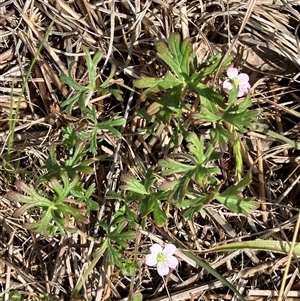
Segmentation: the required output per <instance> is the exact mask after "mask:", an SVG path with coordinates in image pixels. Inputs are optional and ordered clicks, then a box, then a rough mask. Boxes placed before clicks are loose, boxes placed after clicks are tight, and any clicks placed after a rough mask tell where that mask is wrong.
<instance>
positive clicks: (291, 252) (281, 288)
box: [277, 213, 300, 301]
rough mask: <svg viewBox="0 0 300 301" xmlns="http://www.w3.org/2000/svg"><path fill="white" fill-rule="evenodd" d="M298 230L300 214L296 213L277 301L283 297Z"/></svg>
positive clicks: (280, 300)
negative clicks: (296, 216) (295, 221)
mask: <svg viewBox="0 0 300 301" xmlns="http://www.w3.org/2000/svg"><path fill="white" fill-rule="evenodd" d="M299 228H300V214H299V213H298V219H297V223H296V227H295V230H294V235H293V240H292V243H291V246H290V250H289V255H288V260H287V263H286V267H285V270H284V274H283V278H282V282H281V286H280V291H279V294H278V299H277V301H282V298H283V295H284V287H285V284H286V279H287V275H288V272H289V268H290V265H291V261H292V257H293V255H294V254H293V253H294V247H295V244H296V240H297V236H298V231H299Z"/></svg>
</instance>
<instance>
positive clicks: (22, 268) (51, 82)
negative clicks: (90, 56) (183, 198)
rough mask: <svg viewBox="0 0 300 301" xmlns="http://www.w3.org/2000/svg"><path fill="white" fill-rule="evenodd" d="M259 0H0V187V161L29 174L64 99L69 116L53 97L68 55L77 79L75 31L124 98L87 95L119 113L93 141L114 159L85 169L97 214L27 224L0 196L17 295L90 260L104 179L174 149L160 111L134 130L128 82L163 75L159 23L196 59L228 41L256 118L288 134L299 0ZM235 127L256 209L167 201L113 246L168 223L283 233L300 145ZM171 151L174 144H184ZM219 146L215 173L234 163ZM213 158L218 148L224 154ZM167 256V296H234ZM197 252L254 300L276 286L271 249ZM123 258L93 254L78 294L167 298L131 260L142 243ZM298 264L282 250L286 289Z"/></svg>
mask: <svg viewBox="0 0 300 301" xmlns="http://www.w3.org/2000/svg"><path fill="white" fill-rule="evenodd" d="M266 2H267V1H257V2H256V3H255V1H249V2H247V1H242V2H241V1H237V2H234V1H229V3H227V2H226V1H225V0H224V1H222V0H219V1H175V2H174V1H171V0H170V1H166V0H150V1H138V0H137V1H127V0H125V1H123V0H122V1H115V0H113V1H110V2H109V3H108V2H104V1H92V0H91V1H86V0H84V1H62V0H49V1H43V0H27V1H22V0H18V1H5V0H4V1H3V0H1V1H0V81H1V87H0V92H1V95H0V114H1V115H0V116H1V117H0V149H1V155H2V159H1V164H2V171H1V172H0V183H1V186H0V188H1V191H2V196H4V195H5V193H6V192H7V190H9V189H11V188H13V186H11V183H10V182H9V180H8V179H7V175H8V174H13V177H14V178H15V179H23V180H26V181H27V182H34V181H35V180H36V179H37V178H38V177H40V176H41V175H42V173H43V171H42V170H40V167H41V166H43V165H44V163H45V160H46V158H47V149H48V148H49V145H51V144H57V145H59V142H60V139H61V137H60V134H61V127H62V126H64V125H66V124H68V123H70V122H75V123H76V122H78V117H79V116H78V115H76V111H74V114H73V115H72V116H68V115H66V114H65V113H64V112H63V111H62V109H61V107H60V104H61V103H62V101H64V100H65V99H67V98H68V97H69V96H70V95H72V91H71V89H69V88H68V87H66V86H64V85H63V84H62V83H61V81H60V79H59V75H60V74H61V73H62V72H63V73H67V72H68V69H69V68H70V67H71V66H72V69H71V74H72V76H73V77H74V78H77V79H78V80H79V81H80V82H82V83H85V82H86V81H87V74H86V67H85V60H84V53H83V51H82V45H85V46H86V47H88V49H89V50H90V51H91V53H93V52H95V51H97V50H98V49H103V51H104V52H105V56H104V60H102V61H101V65H99V77H100V78H102V79H105V78H106V77H107V76H108V75H109V72H110V70H111V68H115V69H116V73H115V76H114V79H115V80H116V84H115V85H116V86H117V87H118V88H120V89H121V90H122V91H123V100H122V101H116V100H114V99H113V98H111V97H106V98H105V97H101V95H100V94H99V95H94V96H93V99H92V102H93V103H94V104H95V105H96V108H97V113H98V116H99V118H100V119H106V118H109V117H110V116H112V115H113V114H115V113H118V114H119V115H120V116H125V117H126V118H127V120H128V126H127V127H126V128H124V129H123V139H121V140H117V139H116V138H114V137H110V136H107V135H104V138H103V139H104V141H105V143H104V144H103V147H102V148H99V155H108V156H110V157H111V158H112V160H113V163H112V164H106V165H103V164H100V163H95V164H94V174H93V175H92V176H91V178H86V179H83V181H95V182H96V183H97V194H98V201H99V204H100V205H101V208H100V211H99V212H98V214H97V216H92V217H91V223H90V224H89V225H84V226H80V227H79V230H78V231H77V233H75V234H68V235H67V236H66V237H60V236H55V237H53V238H45V237H42V236H39V235H35V234H32V233H30V232H28V231H27V230H25V229H24V227H23V226H22V225H23V224H24V222H25V221H28V220H30V218H31V217H30V216H29V215H26V214H25V215H24V216H22V218H15V217H13V212H14V210H15V209H16V204H12V203H10V202H8V200H6V199H5V198H4V197H2V198H1V199H0V204H1V205H0V209H1V212H0V225H1V226H0V229H1V232H0V290H1V291H2V293H3V292H9V291H12V290H17V291H23V292H27V293H29V295H28V296H26V298H25V300H38V299H34V294H35V295H38V296H42V295H43V294H45V293H48V294H49V300H69V298H68V296H70V293H71V292H72V291H73V289H74V287H75V285H76V282H77V281H78V279H80V277H81V275H82V274H83V272H84V271H85V270H86V268H87V267H88V266H89V264H90V262H91V260H92V257H91V254H92V253H93V252H94V251H95V250H96V249H97V247H98V246H99V242H98V241H93V240H92V239H91V237H97V240H99V241H101V239H102V237H101V231H100V230H99V229H98V228H97V227H96V230H95V223H96V222H97V219H98V220H101V221H104V222H109V218H110V214H111V212H110V204H108V203H107V202H106V201H105V199H104V192H105V191H107V190H110V189H111V190H114V191H118V187H119V184H120V178H121V176H122V175H123V174H126V173H128V172H129V173H132V174H133V175H134V176H135V177H137V178H143V176H144V173H145V170H146V169H147V168H148V167H149V166H150V165H153V164H155V163H156V162H157V160H158V158H163V157H165V156H167V155H168V154H169V153H170V152H171V151H172V150H170V148H169V141H171V139H172V132H173V128H172V126H171V125H170V127H169V128H167V129H163V130H162V131H161V132H160V135H159V136H157V137H156V138H155V139H152V140H149V139H147V137H146V136H145V135H139V134H138V130H139V129H140V128H142V127H144V126H145V125H144V124H142V120H139V118H138V117H137V115H136V112H137V109H138V108H142V107H145V106H146V105H147V103H143V102H141V101H140V99H139V97H138V94H137V93H133V92H132V91H133V90H132V89H134V88H133V84H132V81H133V79H135V78H138V77H139V76H141V75H148V76H156V77H159V76H163V75H164V72H165V68H164V66H163V65H162V63H161V62H160V61H159V60H158V59H157V57H156V55H155V47H154V45H155V43H156V42H157V41H159V40H163V41H166V39H167V37H168V36H169V34H170V33H171V32H178V33H180V34H181V36H182V37H184V38H185V37H189V38H190V39H191V42H192V44H193V48H194V51H195V53H196V54H197V56H198V57H199V58H200V59H201V60H204V59H205V58H207V57H208V56H209V55H211V54H216V53H218V52H222V53H223V54H225V53H226V52H227V51H228V50H230V52H231V54H233V55H234V56H235V65H236V66H237V67H239V68H241V69H243V70H245V71H247V72H248V73H250V76H251V84H252V89H251V94H252V100H253V104H254V108H255V109H257V110H259V113H260V122H262V123H265V124H268V126H269V127H270V128H271V129H272V130H273V131H275V132H278V133H280V134H282V135H285V136H287V137H289V138H291V139H294V140H297V139H298V132H299V126H298V122H299V121H298V118H299V114H298V113H297V112H299V106H300V105H299V104H300V101H299V100H300V98H299V92H298V87H299V81H298V69H299V65H300V55H299V48H300V46H299V43H298V37H299V33H298V30H299V29H298V23H299V12H298V11H299V6H296V5H297V4H299V3H297V1H289V0H286V1H276V4H273V1H269V3H268V4H267V5H264V3H266ZM251 4H253V5H252V6H251ZM249 7H250V9H248V8H249ZM247 9H248V10H247ZM53 18H55V20H56V21H55V25H54V27H53V29H52V31H51V34H50V36H49V38H48V39H47V41H46V43H45V44H44V48H43V51H42V53H41V54H40V55H39V56H38V58H37V63H36V64H35V66H34V68H33V70H32V74H31V77H30V80H29V82H28V84H27V85H26V93H25V95H22V98H21V102H20V103H19V104H18V102H17V100H18V98H19V96H20V91H21V86H22V83H23V82H24V76H25V74H26V73H27V71H28V66H29V64H30V61H31V60H32V59H33V56H34V55H35V53H36V51H37V48H38V46H39V43H40V41H41V39H42V37H43V35H44V34H45V32H46V30H47V28H48V26H49V24H50V23H51V21H52V19H53ZM245 21H246V22H245ZM228 36H230V42H229V43H228ZM72 64H73V65H72ZM12 87H13V88H12ZM11 94H13V95H11ZM11 96H12V97H11ZM11 99H12V103H10V101H11ZM17 107H18V108H19V110H18V116H16V118H17V124H16V128H15V132H14V137H15V143H14V151H15V153H17V154H18V156H15V157H14V158H15V159H14V160H13V161H12V162H6V161H5V158H6V153H7V139H8V136H9V134H10V132H9V128H8V120H9V118H10V113H11V110H12V109H13V110H16V108H17ZM289 109H293V110H295V111H296V112H293V111H291V110H289ZM200 126H201V125H200ZM195 128H196V125H195ZM200 130H201V129H200ZM197 131H199V126H197ZM242 139H243V141H244V145H245V150H244V162H245V166H248V167H249V168H250V167H251V168H252V170H253V181H252V184H251V186H250V187H249V189H248V194H249V195H251V196H254V197H255V199H257V200H259V201H260V202H261V203H262V205H261V208H260V210H257V211H256V212H255V214H253V215H251V216H242V215H236V214H232V213H228V212H227V210H225V208H224V207H223V206H221V205H218V204H214V203H212V204H210V205H209V206H207V208H206V212H207V215H205V216H204V215H202V214H200V213H199V214H197V215H195V217H194V219H193V221H187V220H184V219H182V218H181V217H179V215H178V214H177V212H175V211H174V212H172V214H173V216H170V219H169V224H168V225H166V226H165V227H164V228H163V229H159V228H157V227H155V226H153V225H151V224H150V225H148V227H147V229H145V230H141V229H139V230H138V231H137V237H136V240H135V245H134V244H132V245H131V246H130V249H128V251H127V252H128V253H126V254H124V256H128V257H132V254H133V253H134V251H138V252H144V253H146V252H147V251H148V247H149V246H150V245H151V243H152V242H153V241H154V242H158V243H162V244H163V243H164V242H165V241H167V240H168V237H169V236H170V237H172V238H173V239H177V240H179V241H181V242H182V243H183V244H184V245H185V246H186V247H187V248H188V249H190V250H193V251H195V252H199V251H201V250H202V246H204V247H205V248H210V247H213V246H215V245H218V244H221V243H225V242H229V241H238V240H247V239H249V238H251V239H255V238H257V239H258V238H260V239H275V240H291V239H292V234H293V229H294V225H295V222H296V220H297V213H298V201H299V200H298V198H299V170H298V166H299V165H298V164H299V151H295V150H293V149H291V148H290V147H287V146H285V145H282V144H281V143H279V142H276V141H274V139H271V138H269V137H265V136H263V135H261V134H258V133H254V132H249V133H247V134H245V135H244V136H243V137H242ZM177 152H186V150H185V147H184V146H182V148H180V149H178V150H177ZM228 153H230V149H229V150H228ZM227 157H228V158H227V159H228V160H227V163H226V168H225V167H224V166H223V167H222V170H223V176H224V177H225V178H224V180H225V181H228V179H230V177H231V176H230V175H231V174H232V170H234V166H233V165H232V161H231V160H230V156H229V155H227ZM225 159H226V156H225V158H224V162H225ZM91 240H92V241H91ZM177 256H178V257H179V259H180V261H181V264H180V267H179V270H178V273H173V274H171V276H170V278H168V279H167V283H168V289H169V290H170V291H174V293H172V296H173V297H172V298H173V300H189V299H191V300H192V299H194V298H196V299H198V300H237V299H236V297H234V296H232V295H231V293H230V292H229V291H228V289H227V288H226V287H224V285H223V284H222V283H220V282H219V281H217V280H214V278H213V277H211V276H210V275H208V274H207V273H205V272H204V271H202V270H201V269H199V268H198V267H196V265H195V263H194V262H192V261H191V260H190V259H189V258H186V257H185V256H184V254H181V253H180V252H178V254H177ZM201 257H202V258H203V259H204V260H205V261H206V262H207V263H209V264H210V265H211V266H212V267H213V268H215V269H216V270H217V271H218V272H219V273H221V274H222V275H224V277H226V278H227V279H230V281H231V282H232V283H233V284H234V286H235V287H237V288H238V289H239V290H240V292H241V293H243V294H244V295H245V296H247V300H256V301H258V300H275V299H276V298H275V299H274V296H276V294H277V292H278V291H279V288H280V284H281V280H282V275H283V272H284V268H285V264H286V260H287V258H286V256H283V255H278V254H275V253H271V252H258V251H253V250H252V251H250V250H247V251H243V252H242V251H235V252H232V253H230V254H229V253H224V254H221V253H219V254H209V253H208V254H205V255H201ZM135 258H136V259H137V260H138V262H139V263H140V267H141V268H140V269H139V270H138V271H136V274H135V276H134V277H132V278H128V277H125V276H123V275H122V274H121V273H120V271H118V270H117V269H114V267H111V266H108V263H107V258H106V257H104V259H103V260H101V262H99V264H98V265H97V266H96V268H95V269H94V270H93V271H92V273H91V275H90V277H89V279H88V281H86V283H85V285H84V286H83V289H82V297H80V298H82V299H80V298H78V299H77V300H78V301H79V300H85V299H86V300H97V301H100V300H107V299H111V300H116V299H121V298H125V297H127V296H128V294H129V292H130V293H132V292H138V291H141V292H142V293H143V295H144V296H146V299H147V300H157V301H162V300H168V297H167V294H166V292H165V290H164V284H163V283H162V280H161V278H160V277H158V276H156V273H155V271H152V270H148V269H147V268H146V267H145V266H144V265H143V262H142V260H143V258H142V256H135ZM298 267H299V266H298V261H297V260H293V262H292V265H291V267H290V270H289V276H288V279H287V280H288V283H287V288H286V296H287V299H286V300H300V294H299V285H300V279H299V277H298V274H299V272H298ZM271 296H272V297H271Z"/></svg>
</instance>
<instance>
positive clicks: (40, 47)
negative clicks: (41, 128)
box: [7, 18, 55, 162]
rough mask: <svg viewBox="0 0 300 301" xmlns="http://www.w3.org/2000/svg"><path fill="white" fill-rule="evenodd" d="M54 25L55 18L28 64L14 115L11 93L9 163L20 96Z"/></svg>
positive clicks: (8, 143) (8, 142)
mask: <svg viewBox="0 0 300 301" xmlns="http://www.w3.org/2000/svg"><path fill="white" fill-rule="evenodd" d="M54 23H55V18H54V19H53V20H52V22H51V23H50V26H49V28H48V29H47V31H46V33H45V35H44V37H43V39H42V41H41V44H40V45H39V47H38V49H37V52H36V54H35V56H34V57H33V59H32V61H31V63H30V66H29V69H28V72H27V74H26V76H25V79H24V82H23V84H22V89H21V93H20V96H19V98H18V101H17V106H16V109H15V112H14V114H13V113H12V112H13V110H12V95H13V93H11V102H10V103H11V108H10V122H9V136H8V140H7V154H8V161H9V162H10V161H11V155H12V150H13V145H14V131H15V128H16V123H17V116H18V114H19V110H20V104H21V100H22V96H23V94H24V92H25V89H26V85H27V83H28V81H29V77H30V74H31V72H32V69H33V66H34V64H35V62H36V61H37V58H38V56H39V55H40V53H41V50H42V48H43V46H44V44H45V42H46V40H47V38H48V36H49V34H50V32H51V29H52V27H53V25H54ZM12 92H13V87H12ZM13 115H14V116H13Z"/></svg>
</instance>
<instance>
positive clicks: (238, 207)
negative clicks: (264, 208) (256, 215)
mask: <svg viewBox="0 0 300 301" xmlns="http://www.w3.org/2000/svg"><path fill="white" fill-rule="evenodd" d="M216 199H217V201H218V202H220V203H221V204H223V205H224V206H226V207H227V208H228V209H229V210H230V211H231V212H235V213H243V214H250V213H252V212H253V211H254V210H256V209H257V208H258V207H259V206H260V205H259V203H257V202H255V201H252V198H241V197H238V196H236V195H231V196H227V197H223V196H221V195H216Z"/></svg>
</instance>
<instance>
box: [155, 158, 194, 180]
mask: <svg viewBox="0 0 300 301" xmlns="http://www.w3.org/2000/svg"><path fill="white" fill-rule="evenodd" d="M158 165H159V166H161V167H164V168H166V170H163V171H162V174H163V175H164V176H168V175H171V174H173V173H182V172H188V171H194V170H195V166H193V165H187V164H183V163H180V162H177V161H175V160H173V159H170V158H167V159H166V160H159V161H158Z"/></svg>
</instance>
